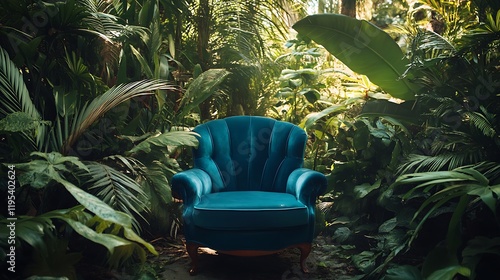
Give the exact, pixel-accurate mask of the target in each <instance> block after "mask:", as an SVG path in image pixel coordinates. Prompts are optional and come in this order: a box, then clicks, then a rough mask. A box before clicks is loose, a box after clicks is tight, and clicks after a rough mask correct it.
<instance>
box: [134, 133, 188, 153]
mask: <svg viewBox="0 0 500 280" xmlns="http://www.w3.org/2000/svg"><path fill="white" fill-rule="evenodd" d="M196 135H197V134H196V133H195V132H191V131H169V132H165V133H162V134H157V135H153V136H150V137H148V138H147V139H146V140H144V141H142V142H140V143H139V144H137V146H135V147H134V148H132V149H131V150H130V151H128V152H127V153H128V154H134V153H137V152H139V151H143V152H145V153H149V152H151V148H152V146H156V147H164V148H165V149H166V150H167V146H189V147H196V146H198V139H197V138H196Z"/></svg>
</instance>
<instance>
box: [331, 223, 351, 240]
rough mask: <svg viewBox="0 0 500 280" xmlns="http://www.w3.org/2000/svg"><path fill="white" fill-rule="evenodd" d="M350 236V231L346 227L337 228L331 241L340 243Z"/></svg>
mask: <svg viewBox="0 0 500 280" xmlns="http://www.w3.org/2000/svg"><path fill="white" fill-rule="evenodd" d="M350 236H351V230H350V229H349V228H348V227H339V228H338V229H336V230H335V232H334V233H333V239H334V240H335V241H336V242H339V243H342V242H344V241H346V240H347V239H348V238H349V237H350Z"/></svg>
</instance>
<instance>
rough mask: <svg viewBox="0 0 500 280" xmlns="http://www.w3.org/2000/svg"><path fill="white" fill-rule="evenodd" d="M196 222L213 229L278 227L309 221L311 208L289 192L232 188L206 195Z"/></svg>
mask: <svg viewBox="0 0 500 280" xmlns="http://www.w3.org/2000/svg"><path fill="white" fill-rule="evenodd" d="M193 223H194V225H195V226H198V227H200V228H206V229H212V230H275V229H279V228H290V227H296V226H303V225H307V224H308V223H309V214H308V208H307V207H306V206H305V205H304V204H303V203H301V202H300V201H298V200H297V198H296V197H295V196H293V195H291V194H288V193H277V192H266V191H229V192H216V193H210V194H206V195H203V196H202V197H201V199H200V201H199V203H197V204H196V205H194V209H193Z"/></svg>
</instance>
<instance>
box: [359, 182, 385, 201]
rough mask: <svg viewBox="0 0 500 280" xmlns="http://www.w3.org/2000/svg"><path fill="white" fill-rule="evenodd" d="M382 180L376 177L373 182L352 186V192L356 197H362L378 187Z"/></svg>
mask: <svg viewBox="0 0 500 280" xmlns="http://www.w3.org/2000/svg"><path fill="white" fill-rule="evenodd" d="M381 182H382V180H380V179H378V180H377V181H376V182H375V183H373V184H370V183H364V184H361V185H357V186H355V187H354V193H355V194H356V198H363V197H365V196H366V195H368V194H369V193H370V192H372V191H373V190H376V189H378V188H379V187H380V184H381Z"/></svg>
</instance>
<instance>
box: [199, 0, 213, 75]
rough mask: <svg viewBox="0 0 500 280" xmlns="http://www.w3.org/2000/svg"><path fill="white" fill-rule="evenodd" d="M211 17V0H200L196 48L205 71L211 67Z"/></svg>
mask: <svg viewBox="0 0 500 280" xmlns="http://www.w3.org/2000/svg"><path fill="white" fill-rule="evenodd" d="M210 18H211V16H210V3H209V0H200V5H199V7H198V11H197V28H198V44H197V46H196V49H197V52H198V60H199V63H200V65H201V68H202V69H203V71H206V70H207V69H209V68H210V67H209V66H210V63H209V55H208V40H209V38H210Z"/></svg>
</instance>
